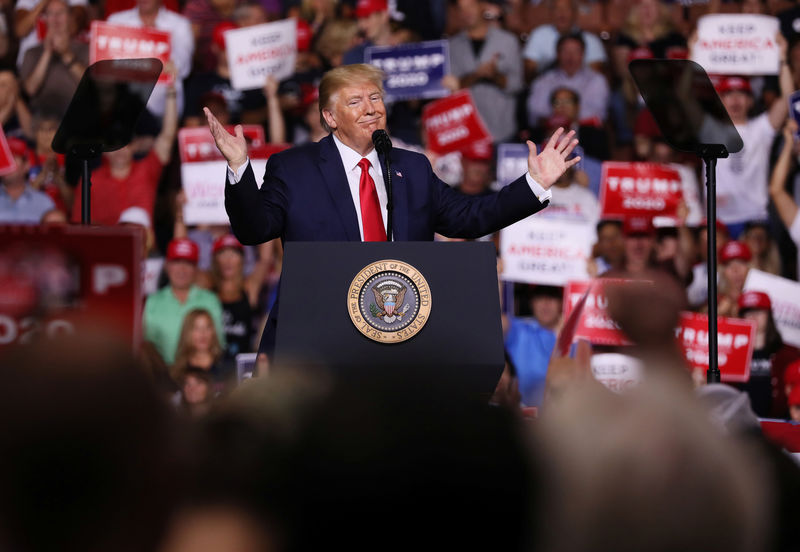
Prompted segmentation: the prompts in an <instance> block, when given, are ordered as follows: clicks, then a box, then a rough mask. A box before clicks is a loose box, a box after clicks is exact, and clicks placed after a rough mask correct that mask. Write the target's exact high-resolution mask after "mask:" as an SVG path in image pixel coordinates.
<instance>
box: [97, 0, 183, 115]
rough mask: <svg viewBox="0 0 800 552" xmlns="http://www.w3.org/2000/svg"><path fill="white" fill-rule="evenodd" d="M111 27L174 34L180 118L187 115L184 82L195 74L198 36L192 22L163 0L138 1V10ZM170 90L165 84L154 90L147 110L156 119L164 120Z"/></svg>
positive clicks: (125, 13)
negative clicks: (193, 58)
mask: <svg viewBox="0 0 800 552" xmlns="http://www.w3.org/2000/svg"><path fill="white" fill-rule="evenodd" d="M108 22H109V23H113V24H115V25H124V26H126V27H151V28H156V29H158V30H160V31H167V32H169V34H170V60H172V62H173V63H174V64H175V70H176V71H177V75H176V76H175V77H173V80H174V81H175V91H176V92H177V93H178V114H179V115H180V114H182V113H183V79H185V78H186V77H188V76H189V72H190V71H191V70H192V55H193V54H194V35H193V34H192V26H191V24H190V23H189V20H188V19H186V18H185V17H184V16H182V15H180V14H178V13H175V12H173V11H170V10H168V9H167V8H165V7H163V6H162V5H161V0H137V7H135V8H132V9H130V10H124V11H121V12H117V13H115V14H112V15H111V16H110V17H109V18H108ZM168 95H169V90H168V88H167V86H166V84H164V83H159V84H157V85H156V87H155V89H153V94H152V95H151V96H150V101H148V102H147V110H148V111H149V112H150V113H152V114H153V115H155V116H156V117H163V116H164V112H165V110H166V103H167V96H168Z"/></svg>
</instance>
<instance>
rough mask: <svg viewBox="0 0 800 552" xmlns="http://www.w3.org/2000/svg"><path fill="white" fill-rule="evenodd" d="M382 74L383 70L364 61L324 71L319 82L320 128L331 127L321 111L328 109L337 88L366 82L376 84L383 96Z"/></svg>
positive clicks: (328, 128)
mask: <svg viewBox="0 0 800 552" xmlns="http://www.w3.org/2000/svg"><path fill="white" fill-rule="evenodd" d="M384 76H385V74H384V72H383V71H381V70H380V69H378V68H377V67H375V66H373V65H368V64H366V63H354V64H352V65H342V66H341V67H336V68H335V69H331V70H330V71H328V72H327V73H325V75H324V76H323V77H322V80H321V81H320V83H319V121H320V123H322V128H324V129H325V130H326V131H328V132H330V131H331V130H332V129H331V127H329V126H328V123H327V122H325V117H323V115H322V111H323V110H325V109H328V110H330V106H331V104H332V103H333V101H334V97H335V96H336V93H337V92H339V90H341V89H342V88H344V87H345V86H350V85H352V84H363V83H365V82H366V83H370V84H374V85H375V86H377V87H378V90H380V93H381V96H383V78H384Z"/></svg>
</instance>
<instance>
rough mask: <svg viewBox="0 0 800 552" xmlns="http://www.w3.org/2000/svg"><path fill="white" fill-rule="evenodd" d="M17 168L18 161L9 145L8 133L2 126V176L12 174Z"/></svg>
mask: <svg viewBox="0 0 800 552" xmlns="http://www.w3.org/2000/svg"><path fill="white" fill-rule="evenodd" d="M15 170H17V162H16V161H15V160H14V156H13V155H11V148H9V147H8V142H7V141H6V133H5V132H3V127H2V126H0V176H4V175H6V174H10V173H12V172H14V171H15Z"/></svg>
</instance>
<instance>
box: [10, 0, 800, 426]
mask: <svg viewBox="0 0 800 552" xmlns="http://www.w3.org/2000/svg"><path fill="white" fill-rule="evenodd" d="M0 5H1V6H2V12H0V123H2V127H3V131H4V133H5V135H6V136H7V137H8V142H9V146H10V149H11V152H12V154H13V156H14V158H15V160H16V162H17V169H16V171H15V172H13V173H11V174H7V175H5V176H3V177H2V186H0V222H2V223H14V224H54V223H61V224H63V223H67V222H69V223H77V222H79V220H80V213H81V199H80V193H79V180H80V178H79V173H80V170H79V166H78V165H77V162H76V161H75V160H74V159H71V158H70V157H65V156H63V155H59V154H56V153H55V152H54V151H53V149H52V146H51V141H52V138H53V135H54V133H55V130H56V128H57V127H58V125H59V123H60V121H61V118H62V117H63V115H64V112H65V110H66V108H67V105H68V103H69V101H70V98H71V97H72V94H73V93H74V91H75V88H76V86H77V82H78V80H79V78H80V76H81V74H82V73H83V71H84V69H85V68H86V66H87V65H88V63H89V57H88V56H89V53H88V33H89V25H90V24H91V22H92V21H95V20H107V21H108V22H111V23H116V24H122V25H127V26H134V27H154V28H157V29H161V30H164V31H167V32H169V33H170V37H171V52H172V54H171V60H170V62H169V63H167V64H166V66H165V71H166V72H167V73H168V74H169V75H170V76H171V79H169V82H168V83H163V84H162V83H159V84H158V85H157V86H156V88H155V91H154V93H153V96H152V97H151V99H150V101H149V103H148V105H147V111H146V113H145V115H144V116H143V117H142V119H141V120H140V121H139V124H138V126H137V129H136V133H135V134H136V137H135V139H134V140H133V142H132V143H131V144H129V145H128V146H126V147H124V148H122V149H120V150H118V151H115V152H111V153H108V154H104V155H103V157H102V159H100V160H97V161H96V162H95V164H94V166H93V172H92V182H93V187H92V192H91V193H92V204H93V212H92V219H93V222H94V223H95V224H101V225H117V224H124V225H133V226H137V227H139V228H141V229H142V231H143V233H144V234H145V235H146V236H147V237H146V239H145V242H146V251H145V252H144V256H145V258H146V260H147V261H148V262H149V261H152V260H156V259H163V260H164V261H163V273H162V274H161V278H160V279H159V284H161V285H160V288H159V289H149V290H147V293H148V297H147V299H146V304H145V309H144V320H143V324H144V332H143V335H144V336H145V339H146V340H147V342H148V351H149V352H150V356H151V357H152V359H153V361H154V363H155V364H158V365H161V366H163V370H162V371H163V373H164V374H165V378H164V381H165V382H169V385H171V386H172V388H171V389H172V390H173V391H174V392H175V393H176V395H175V398H174V401H175V402H176V403H180V404H181V405H183V406H186V407H187V409H188V410H190V411H195V410H197V411H203V410H204V409H203V408H199V409H198V408H195V407H194V406H189V405H196V404H198V403H204V402H209V401H211V400H213V398H214V397H216V396H219V395H221V394H224V393H226V392H228V391H229V390H230V385H229V383H230V382H231V381H232V380H235V379H236V366H235V360H236V357H237V355H239V354H241V353H248V352H254V351H255V350H256V349H257V344H258V338H259V336H260V333H261V328H262V327H263V323H264V320H265V317H266V315H267V313H268V311H269V307H270V305H271V304H272V302H273V301H274V295H275V291H276V290H275V287H276V283H277V281H278V278H279V276H280V270H281V257H282V248H281V244H280V243H279V242H277V241H276V242H270V243H266V244H263V245H262V246H260V247H257V248H254V247H244V246H242V245H241V244H240V243H239V242H238V241H237V240H236V239H235V238H234V237H233V236H232V235H231V234H230V229H229V228H228V227H226V226H213V225H201V226H187V225H186V224H184V221H183V205H184V202H185V198H184V195H183V193H182V192H181V189H182V183H181V173H180V161H179V158H178V155H177V153H176V149H177V141H176V134H177V131H178V129H179V128H182V127H192V126H202V125H204V124H205V118H204V115H203V112H202V108H203V107H208V108H209V109H210V110H211V112H212V113H214V115H215V116H216V117H217V118H218V119H219V120H220V121H221V122H223V123H224V124H236V123H247V124H255V125H261V126H263V128H264V130H265V135H266V136H267V138H268V140H269V141H270V142H273V143H289V144H299V143H303V142H307V141H315V140H318V139H320V138H321V137H322V136H324V135H325V130H324V129H323V128H322V127H321V125H320V121H319V116H318V113H319V102H318V99H317V92H316V84H317V83H318V81H319V79H320V77H321V75H322V74H323V73H324V72H325V71H326V70H328V69H330V68H332V67H336V66H338V65H341V64H345V63H358V62H362V61H364V53H365V49H366V47H368V46H372V45H376V46H389V45H399V44H403V43H412V42H419V41H423V40H433V39H446V40H447V41H448V42H449V55H450V59H449V70H450V74H449V75H447V76H446V77H445V79H444V81H443V84H444V86H445V87H447V88H448V89H450V90H452V91H453V92H455V91H457V90H461V89H468V90H469V91H470V92H471V95H472V98H473V100H474V102H475V105H476V107H477V109H478V111H479V113H480V114H481V116H482V118H483V120H484V122H485V123H486V126H487V128H488V130H489V132H490V133H491V135H492V138H493V141H494V146H495V147H481V145H480V144H477V145H476V146H475V147H470V148H469V149H467V150H464V151H462V152H456V153H454V154H449V155H445V156H437V155H435V154H433V153H432V152H430V151H428V150H427V149H426V144H425V138H424V133H423V132H421V113H422V108H423V106H424V105H425V103H426V102H425V101H420V100H412V101H403V102H395V103H392V104H390V105H389V106H388V126H389V129H390V132H391V134H392V137H393V139H394V141H395V145H397V146H401V147H407V148H411V149H418V150H419V151H423V152H425V153H426V154H427V155H428V156H429V158H430V160H431V163H432V165H433V166H434V169H435V171H436V172H437V173H438V174H439V175H440V176H441V177H442V178H443V179H444V180H445V181H447V182H448V183H449V184H451V185H453V186H454V187H457V188H459V189H460V190H461V191H463V192H464V193H468V194H482V193H486V192H487V191H488V190H490V189H492V188H493V187H495V186H496V185H497V183H496V182H495V177H494V174H495V171H494V162H495V158H496V151H497V149H496V146H497V145H498V144H500V143H505V142H518V143H522V142H524V141H525V140H527V139H532V140H534V141H536V142H538V143H541V142H542V141H544V140H545V139H546V138H547V137H548V136H549V134H550V133H551V132H552V131H553V130H554V129H555V128H557V127H559V126H563V127H569V128H572V129H574V130H576V132H577V133H578V137H579V139H580V149H581V152H580V154H581V156H582V157H583V161H582V162H581V164H580V165H579V166H578V167H576V168H575V169H571V170H570V171H568V172H567V173H566V174H565V176H564V177H563V178H562V179H561V181H559V182H558V183H557V184H556V186H555V187H554V191H553V200H552V202H551V205H550V206H549V207H548V208H547V209H546V210H545V211H544V212H542V213H540V214H538V215H536V216H538V217H554V218H562V219H569V220H581V221H584V222H588V223H591V224H592V225H595V226H596V229H597V236H596V238H597V239H596V244H595V246H594V251H593V255H592V259H591V260H590V262H589V273H590V274H591V275H592V276H608V277H621V278H632V279H637V278H641V279H659V278H664V279H665V281H666V282H668V283H669V287H670V289H672V290H673V292H674V295H673V300H674V302H675V304H676V305H679V306H680V308H683V309H687V310H689V309H691V310H696V311H700V312H702V311H704V310H705V309H707V306H706V305H707V296H708V290H707V289H706V288H707V285H706V282H707V271H708V269H707V266H706V245H705V244H706V239H707V232H708V228H706V225H705V222H704V221H705V219H704V218H703V216H702V215H703V207H702V205H703V198H704V188H705V187H704V186H703V184H702V183H703V175H702V170H701V167H700V165H699V162H698V160H697V159H693V158H689V157H686V156H683V155H680V154H677V153H676V152H675V151H673V150H672V149H671V148H669V147H668V146H667V145H666V143H665V141H664V139H663V137H662V136H661V135H660V134H659V130H658V127H657V126H656V125H655V124H654V121H653V118H652V116H651V115H650V114H649V112H648V111H647V109H646V108H645V107H644V106H643V104H642V101H641V98H640V96H639V94H638V91H637V89H636V87H635V84H634V83H633V81H632V79H631V76H630V74H629V73H628V70H627V64H628V62H629V61H631V60H633V59H642V58H685V57H687V56H688V55H690V50H691V48H692V46H693V43H694V41H695V38H694V36H695V35H694V31H695V25H696V21H697V18H698V17H700V16H701V15H704V14H708V13H751V14H752V13H761V14H769V15H775V16H777V17H778V18H779V19H780V22H781V32H782V35H781V36H778V37H776V40H777V43H778V44H779V50H780V56H781V66H780V70H779V73H778V75H777V76H766V77H753V78H744V77H741V76H737V75H718V76H716V77H715V83H716V87H717V90H718V92H719V94H720V96H721V98H722V101H723V103H724V105H725V107H726V109H727V110H728V113H729V115H730V116H731V119H732V120H733V122H734V123H735V124H736V125H737V128H738V130H739V132H740V134H741V136H742V138H743V141H744V144H745V146H744V149H743V150H742V151H741V152H739V153H736V154H733V155H731V156H730V157H729V158H727V159H722V160H720V161H719V163H718V166H717V171H718V173H717V178H718V193H717V195H718V197H717V205H718V215H719V222H718V224H717V227H716V229H715V231H716V236H717V246H718V250H719V251H718V253H719V254H718V261H719V268H718V270H719V275H720V296H719V301H718V305H719V314H720V315H722V316H730V317H744V318H752V319H754V320H755V321H756V323H757V335H756V345H755V353H754V357H753V364H752V366H753V368H752V377H751V381H750V382H749V383H748V384H745V385H743V386H742V388H743V389H744V390H745V391H747V392H748V393H749V395H750V399H751V401H752V403H753V406H754V408H755V410H756V412H757V413H758V414H759V415H762V416H777V417H789V415H790V411H791V412H793V413H795V414H800V395H799V394H798V393H789V392H788V390H787V386H790V385H791V383H792V382H791V381H790V380H791V379H792V377H793V376H792V375H791V374H793V373H794V372H796V371H797V366H798V364H797V361H798V360H800V351H798V350H797V349H796V348H794V347H791V346H789V345H787V344H785V343H784V342H783V340H782V339H781V336H780V334H779V332H778V330H777V329H776V325H775V322H774V318H773V316H772V311H771V304H770V300H769V297H768V296H766V295H764V294H760V295H758V294H756V295H754V294H753V293H750V292H743V287H744V282H745V279H746V277H747V273H748V270H750V269H751V268H756V269H758V270H761V271H765V272H768V273H771V274H776V275H780V276H783V277H785V278H788V279H791V280H795V281H796V280H797V278H798V256H797V246H796V244H797V243H798V242H800V215H798V206H797V205H798V199H799V198H800V186H796V182H797V178H798V170H797V162H796V161H797V160H798V155H799V154H800V146H798V141H797V139H796V138H795V136H796V127H795V126H794V123H793V122H791V121H789V120H787V119H788V117H787V115H788V96H789V95H790V94H791V93H792V92H793V91H795V90H796V89H798V88H800V33H798V31H797V29H800V25H798V22H800V8H798V7H796V6H795V4H794V3H792V2H788V1H786V0H784V1H777V0H770V1H768V2H759V1H750V0H745V1H743V2H741V3H738V2H730V3H726V2H720V1H719V0H713V1H711V2H709V3H698V4H694V3H688V4H687V3H677V2H676V3H669V2H663V1H659V0H607V1H604V2H579V1H577V0H551V1H549V2H525V1H522V0H505V1H503V0H493V1H478V0H457V1H453V0H451V1H446V0H431V1H422V0H395V1H390V2H387V1H385V0H358V1H356V0H316V1H312V0H303V1H300V0H186V1H183V0H165V1H164V2H163V3H162V1H161V0H136V1H134V0H108V1H106V2H103V1H100V2H93V1H87V0H40V1H38V2H37V0H18V1H17V2H16V3H15V2H14V1H13V0H3V1H2V4H0ZM288 17H293V18H296V22H297V50H298V55H297V61H296V71H295V73H294V74H293V75H292V76H291V77H289V78H287V79H284V80H282V81H280V82H278V81H276V80H274V79H272V78H269V79H267V80H266V82H265V83H264V86H263V88H261V89H252V90H244V91H243V90H237V89H234V88H233V87H232V86H231V81H230V68H229V67H228V60H227V57H226V55H225V39H224V36H223V33H224V32H225V31H227V30H231V29H235V28H241V27H247V26H252V25H258V24H261V23H265V22H270V21H276V20H281V19H284V18H288ZM609 160H614V161H653V162H658V163H669V164H670V165H671V166H673V167H674V168H676V169H677V170H678V171H679V173H680V175H681V179H682V183H681V184H682V187H683V191H684V198H685V199H684V203H683V204H682V205H681V206H680V208H679V216H678V217H677V218H676V219H675V220H672V221H669V222H662V223H658V221H653V220H650V219H628V220H613V219H603V218H602V215H601V212H600V208H599V204H598V193H599V188H600V166H601V164H602V162H603V161H609ZM220 178H221V179H222V178H224V175H223V174H220ZM490 238H494V239H497V236H494V237H487V239H490ZM443 239H444V238H443ZM156 266H161V265H160V264H158V265H156ZM506 297H507V298H508V299H509V300H508V301H507V303H508V304H507V305H505V311H506V312H507V313H508V316H507V319H506V320H505V324H504V328H505V329H506V331H507V349H508V353H509V358H510V360H511V363H512V365H515V366H516V371H517V376H518V380H519V383H520V386H521V393H522V402H523V404H525V405H528V406H530V405H538V404H539V403H540V402H541V396H542V393H543V389H544V382H545V375H546V371H547V370H546V368H547V364H546V360H547V359H548V358H549V357H550V353H551V351H552V348H553V344H554V342H555V336H556V333H557V332H558V330H559V328H560V326H561V324H562V323H563V320H562V318H563V317H562V305H561V299H560V298H561V290H560V289H558V288H556V289H549V288H545V287H542V286H539V287H537V288H534V289H528V288H527V286H521V285H517V286H516V289H515V293H514V294H513V301H512V300H511V297H512V295H511V294H506ZM265 362H266V361H265V360H264V359H263V358H262V359H260V360H259V366H260V368H264V364H265ZM789 367H793V368H791V369H790V368H789ZM792 370H794V372H793V371H792ZM790 407H791V408H790ZM795 417H797V418H800V416H795Z"/></svg>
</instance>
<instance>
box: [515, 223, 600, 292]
mask: <svg viewBox="0 0 800 552" xmlns="http://www.w3.org/2000/svg"><path fill="white" fill-rule="evenodd" d="M594 234H595V229H594V226H592V225H591V224H588V223H580V222H575V221H566V220H558V219H549V218H541V217H536V216H533V217H528V218H526V219H524V220H521V221H519V222H517V223H516V224H512V225H511V226H508V227H507V228H504V229H503V230H501V231H500V256H501V258H502V259H503V274H502V278H503V280H505V281H508V282H524V283H529V284H547V285H554V286H563V285H565V284H566V283H567V282H568V281H570V280H586V279H587V278H588V277H589V274H588V273H587V272H586V262H587V259H588V258H589V256H590V255H591V250H592V243H593V242H594Z"/></svg>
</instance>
